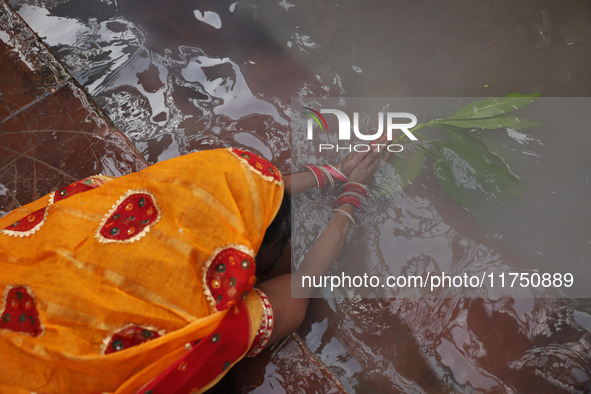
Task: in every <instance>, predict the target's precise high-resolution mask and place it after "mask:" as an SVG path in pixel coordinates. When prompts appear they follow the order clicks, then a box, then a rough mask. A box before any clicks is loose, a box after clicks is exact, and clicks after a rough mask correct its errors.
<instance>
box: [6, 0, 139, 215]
mask: <svg viewBox="0 0 591 394" xmlns="http://www.w3.org/2000/svg"><path fill="white" fill-rule="evenodd" d="M0 75H1V77H0V216H2V215H4V214H6V213H7V212H9V211H11V210H12V209H14V208H17V207H19V206H21V205H24V204H27V203H29V202H31V201H33V200H35V199H37V198H39V197H42V196H43V195H45V194H47V193H49V192H51V191H53V190H55V189H58V188H60V187H63V186H65V185H68V184H69V183H72V182H74V181H76V180H78V179H81V178H84V177H87V176H90V175H96V174H105V175H114V176H119V175H123V174H126V173H129V172H133V171H138V170H141V169H143V168H145V167H146V163H145V161H144V159H143V158H142V157H141V155H140V154H139V152H138V151H137V150H136V149H135V147H134V146H133V144H132V143H131V142H130V141H129V140H128V139H127V137H125V136H124V135H123V133H121V132H120V131H119V130H118V129H117V128H115V127H114V126H113V124H112V122H111V121H110V120H109V119H108V118H107V117H106V116H105V115H104V114H103V113H102V112H101V110H100V109H99V108H98V107H97V106H96V105H95V104H94V103H93V102H92V100H91V99H90V98H89V97H88V95H87V94H86V92H85V91H84V90H83V89H82V88H81V87H80V86H79V85H78V83H77V82H76V81H75V80H74V79H73V78H72V77H71V76H70V75H69V74H68V72H67V71H66V70H65V69H64V68H63V67H62V66H61V64H60V63H59V62H58V61H57V60H56V59H55V58H54V57H53V55H51V53H50V52H49V50H48V49H47V47H46V46H45V45H44V44H43V43H42V42H41V41H40V39H39V38H38V37H37V36H36V35H35V33H34V32H33V31H32V30H31V29H30V28H29V27H28V26H27V24H26V23H25V22H24V21H23V20H22V19H21V18H20V17H19V16H18V15H17V14H16V13H15V12H14V11H13V10H12V8H11V7H10V5H8V3H7V2H5V1H4V0H0Z"/></svg>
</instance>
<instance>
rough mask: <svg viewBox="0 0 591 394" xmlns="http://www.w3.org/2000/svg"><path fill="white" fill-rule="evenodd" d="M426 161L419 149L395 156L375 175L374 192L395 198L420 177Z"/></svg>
mask: <svg viewBox="0 0 591 394" xmlns="http://www.w3.org/2000/svg"><path fill="white" fill-rule="evenodd" d="M424 161H425V154H424V152H423V151H421V150H417V149H415V150H412V151H407V150H405V151H404V153H402V154H396V155H394V156H393V157H392V158H391V159H390V160H389V161H388V162H387V163H385V164H384V165H383V166H382V167H381V168H380V169H379V170H378V172H377V173H376V174H375V180H374V185H375V187H374V188H373V189H372V190H373V191H374V192H375V193H376V195H378V196H381V197H391V196H393V195H394V194H396V193H397V192H399V191H400V190H402V189H404V188H405V187H406V186H408V185H409V184H411V183H412V182H413V181H414V180H415V179H416V178H417V177H418V176H419V174H420V173H421V171H422V170H423V162H424Z"/></svg>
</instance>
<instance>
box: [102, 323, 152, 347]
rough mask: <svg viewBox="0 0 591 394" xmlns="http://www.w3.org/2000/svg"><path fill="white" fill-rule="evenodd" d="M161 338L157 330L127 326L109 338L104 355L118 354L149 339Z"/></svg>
mask: <svg viewBox="0 0 591 394" xmlns="http://www.w3.org/2000/svg"><path fill="white" fill-rule="evenodd" d="M160 336H161V333H160V332H158V331H157V330H150V329H147V328H143V327H140V326H129V327H126V328H124V329H122V330H119V331H117V332H116V333H114V334H113V335H112V336H111V339H110V340H109V342H108V343H107V347H106V348H105V350H104V354H109V353H113V352H118V351H120V350H123V349H128V348H130V347H133V346H137V345H140V344H142V343H144V342H147V341H149V340H151V339H156V338H159V337H160Z"/></svg>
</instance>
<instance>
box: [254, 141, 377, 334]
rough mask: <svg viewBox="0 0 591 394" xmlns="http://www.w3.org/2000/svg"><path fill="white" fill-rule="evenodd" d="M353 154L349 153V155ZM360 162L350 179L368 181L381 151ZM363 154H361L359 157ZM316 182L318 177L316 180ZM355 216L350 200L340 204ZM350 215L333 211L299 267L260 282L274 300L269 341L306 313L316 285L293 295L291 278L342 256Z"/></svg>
mask: <svg viewBox="0 0 591 394" xmlns="http://www.w3.org/2000/svg"><path fill="white" fill-rule="evenodd" d="M350 156H351V155H349V156H347V157H350ZM356 156H357V159H358V160H356V162H357V165H356V167H355V168H354V169H353V170H352V171H351V172H350V175H349V180H350V181H351V182H359V183H365V182H367V181H368V180H369V179H370V177H371V176H372V175H373V173H374V172H375V170H376V169H377V167H378V165H379V163H380V157H381V156H382V155H381V153H379V152H376V151H372V152H370V153H366V154H363V156H361V155H357V154H356ZM360 156H361V157H360ZM314 184H315V181H314ZM338 208H339V209H340V210H343V211H345V212H347V213H349V214H350V215H351V216H353V214H354V211H355V208H354V207H353V205H351V204H343V205H340V206H339V207H338ZM350 225H351V224H350V223H349V219H348V218H347V217H346V216H345V215H343V214H340V213H333V215H332V216H331V218H330V220H329V222H328V224H327V226H326V227H325V228H324V230H323V231H322V233H321V234H320V236H319V237H318V239H317V240H316V243H315V244H314V245H313V246H312V247H311V248H310V250H309V251H308V253H306V256H305V257H304V259H303V261H302V262H301V264H300V267H299V268H298V270H297V271H296V272H294V273H291V274H285V275H281V276H278V277H276V278H272V279H269V280H267V281H265V282H263V283H261V284H260V285H259V288H260V289H261V290H263V291H264V292H265V293H266V294H267V296H268V297H269V299H270V301H271V305H273V311H274V317H275V322H274V328H273V332H272V334H271V338H270V341H269V343H270V344H271V343H273V342H276V341H277V340H279V339H282V338H284V337H286V336H287V335H289V334H290V333H291V332H293V331H294V330H295V329H297V328H298V327H299V326H300V325H301V323H302V321H303V319H304V316H305V314H306V309H307V306H308V300H309V298H310V296H311V295H312V293H313V291H314V289H300V288H298V289H297V292H298V293H297V294H293V296H295V297H293V296H292V286H291V284H292V280H295V281H296V282H295V283H300V282H301V281H300V278H301V277H302V276H303V275H324V274H326V273H327V272H328V271H329V269H330V268H331V267H332V266H333V264H334V263H335V262H336V260H337V258H338V257H339V255H340V253H341V250H342V248H343V245H344V244H345V240H346V238H347V233H348V230H349V228H350Z"/></svg>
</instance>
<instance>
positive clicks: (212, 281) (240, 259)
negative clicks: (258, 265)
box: [204, 245, 256, 311]
mask: <svg viewBox="0 0 591 394" xmlns="http://www.w3.org/2000/svg"><path fill="white" fill-rule="evenodd" d="M234 246H235V247H228V248H224V249H222V250H221V251H217V253H215V252H214V257H213V259H212V260H211V262H210V263H209V265H207V264H206V267H207V269H206V270H205V275H204V280H205V288H206V289H207V290H206V294H207V296H208V298H209V300H210V302H211V303H212V305H214V306H215V308H216V309H217V310H219V311H222V310H225V309H227V308H230V307H232V306H233V305H235V304H236V303H237V302H238V301H240V300H241V299H242V298H244V297H246V295H247V294H248V292H249V291H250V290H251V289H252V287H253V286H254V283H255V281H256V277H255V263H254V258H253V257H252V253H247V252H250V251H248V248H246V247H243V246H242V245H234ZM237 248H240V249H244V250H238V249H237Z"/></svg>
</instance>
